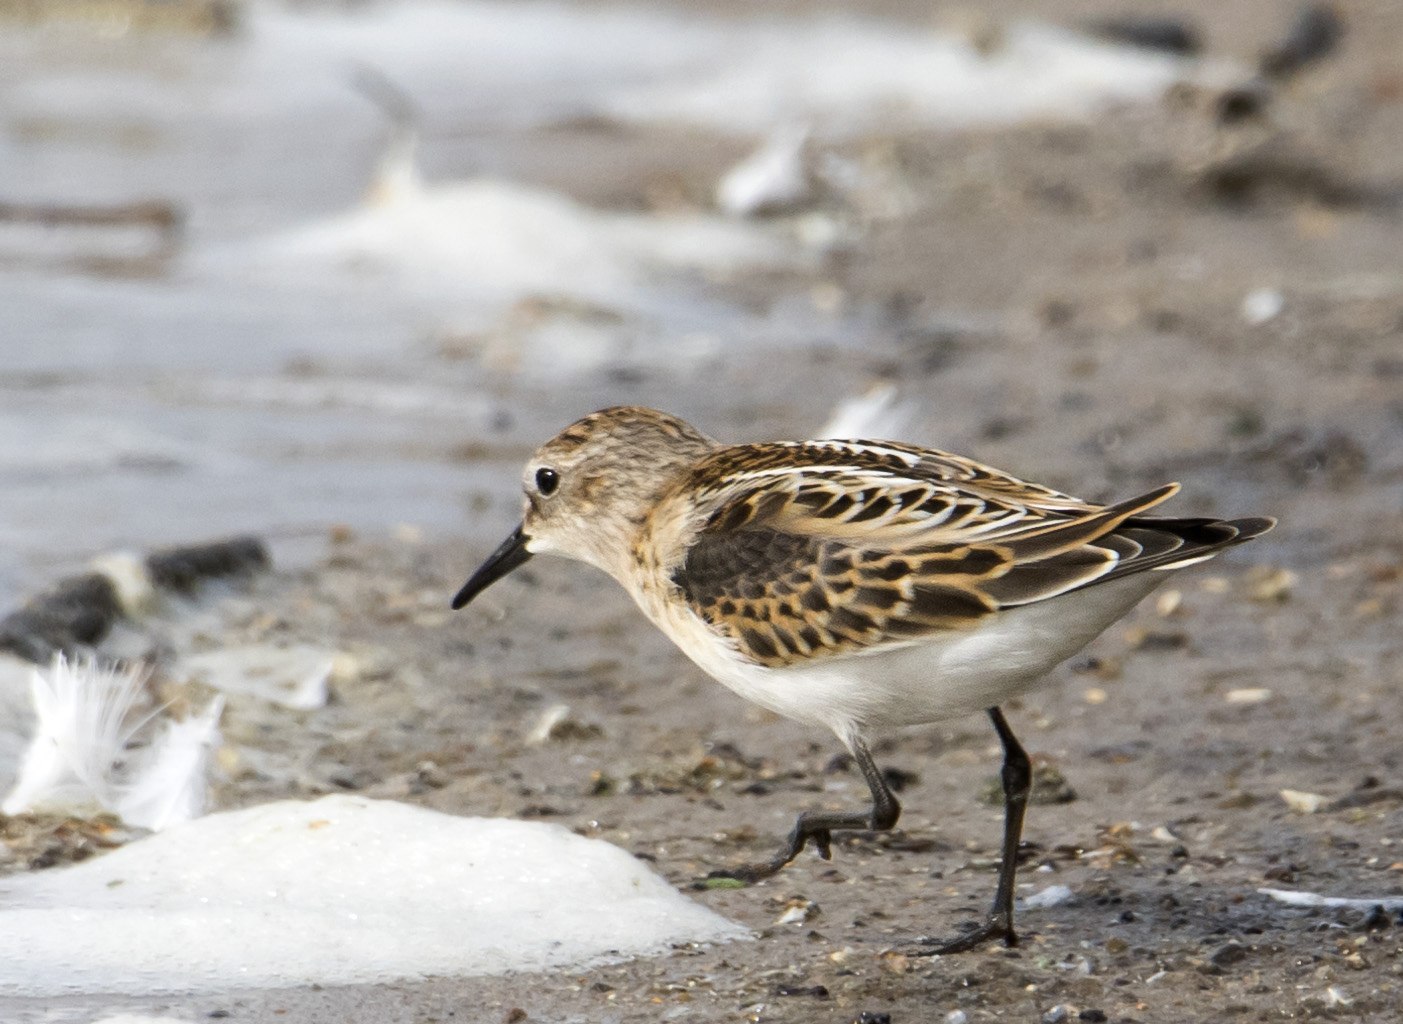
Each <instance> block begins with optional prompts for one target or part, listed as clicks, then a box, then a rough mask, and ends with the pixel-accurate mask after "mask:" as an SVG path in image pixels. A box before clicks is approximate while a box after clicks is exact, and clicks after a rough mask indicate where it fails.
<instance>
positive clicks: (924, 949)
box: [900, 915, 1018, 956]
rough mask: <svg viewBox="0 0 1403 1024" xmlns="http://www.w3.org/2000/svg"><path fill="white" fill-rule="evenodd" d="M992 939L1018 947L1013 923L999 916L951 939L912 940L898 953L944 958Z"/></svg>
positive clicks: (921, 938) (923, 938) (964, 951)
mask: <svg viewBox="0 0 1403 1024" xmlns="http://www.w3.org/2000/svg"><path fill="white" fill-rule="evenodd" d="M993 939H1000V940H1002V942H1003V944H1004V945H1005V946H1010V947H1011V946H1016V945H1018V933H1017V932H1015V931H1014V930H1013V923H1012V922H1011V921H1008V920H1006V919H1005V918H1004V917H1003V916H1002V915H1000V916H998V917H991V918H989V919H988V920H987V921H985V922H984V923H983V924H982V925H975V926H974V927H972V928H970V929H969V930H968V931H966V932H965V933H964V934H963V935H957V936H955V937H954V938H953V939H937V938H932V937H930V936H925V935H923V936H921V937H920V938H917V939H913V940H912V941H911V944H910V946H909V947H904V948H902V949H901V950H900V952H902V953H905V954H906V955H907V956H946V955H948V954H950V953H968V952H969V951H970V950H972V949H977V948H979V947H980V946H982V945H984V944H985V943H986V942H989V941H991V940H993Z"/></svg>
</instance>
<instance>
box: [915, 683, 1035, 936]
mask: <svg viewBox="0 0 1403 1024" xmlns="http://www.w3.org/2000/svg"><path fill="white" fill-rule="evenodd" d="M989 720H990V721H991V722H993V723H994V731H995V732H997V733H998V734H999V742H1000V743H1002V744H1003V748H1004V765H1003V770H1002V772H1000V775H1001V776H1002V779H1003V784H1004V846H1003V854H1002V856H1001V858H1000V860H999V885H998V888H997V889H996V890H995V892H994V906H993V907H992V909H990V911H989V916H988V918H986V919H985V921H984V923H983V924H982V925H980V926H979V927H977V928H974V929H972V930H971V931H968V932H966V933H965V934H963V935H961V936H960V937H959V938H955V939H950V940H947V941H941V940H937V939H925V938H922V939H917V940H916V941H917V942H918V943H919V944H920V947H921V948H919V949H916V950H914V951H912V952H913V955H916V956H935V955H937V954H944V953H964V952H967V951H968V950H971V949H974V948H975V947H976V946H980V945H983V944H984V943H985V942H988V941H989V940H990V939H1003V941H1004V945H1005V946H1016V945H1018V934H1017V933H1016V932H1015V931H1014V930H1013V877H1014V875H1015V874H1016V873H1017V871H1018V842H1019V839H1020V838H1022V835H1023V812H1024V811H1026V810H1027V808H1028V792H1029V790H1030V789H1032V784H1033V772H1032V768H1031V766H1030V764H1029V762H1028V754H1027V752H1026V751H1024V749H1023V747H1022V746H1020V745H1019V743H1018V740H1017V738H1016V737H1015V736H1014V735H1013V730H1011V729H1010V728H1009V727H1008V722H1006V721H1005V720H1004V715H1003V712H1002V711H1000V710H999V709H998V708H990V709H989Z"/></svg>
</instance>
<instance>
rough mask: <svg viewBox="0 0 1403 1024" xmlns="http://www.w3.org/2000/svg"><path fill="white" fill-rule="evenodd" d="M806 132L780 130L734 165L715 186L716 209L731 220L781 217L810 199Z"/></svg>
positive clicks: (801, 127) (793, 128)
mask: <svg viewBox="0 0 1403 1024" xmlns="http://www.w3.org/2000/svg"><path fill="white" fill-rule="evenodd" d="M808 142H809V128H808V126H807V125H797V126H794V125H791V126H789V127H785V128H781V129H780V130H779V131H777V132H775V133H774V134H773V135H771V136H770V137H769V138H768V139H766V140H765V141H764V143H762V144H761V146H760V148H759V149H757V150H755V151H754V152H753V153H751V154H750V155H749V156H747V157H746V158H745V159H744V160H742V161H741V162H740V163H738V164H736V165H735V166H734V167H732V168H731V169H730V170H729V171H727V172H726V173H725V174H724V175H722V177H721V180H720V182H719V183H718V184H717V186H716V205H717V206H719V207H720V208H721V209H722V210H723V211H724V212H726V213H728V214H730V215H731V216H733V217H755V216H760V215H763V214H767V213H780V212H783V211H785V210H792V209H794V208H795V207H798V206H801V205H803V204H804V203H806V202H808V201H809V200H810V199H812V198H813V193H814V182H813V176H812V175H811V174H810V173H809V166H808V160H807V155H808Z"/></svg>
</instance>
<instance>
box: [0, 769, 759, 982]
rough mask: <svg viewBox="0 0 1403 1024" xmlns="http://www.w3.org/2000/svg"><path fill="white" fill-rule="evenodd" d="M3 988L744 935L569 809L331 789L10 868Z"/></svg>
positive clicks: (447, 960) (301, 970)
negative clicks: (30, 868)
mask: <svg viewBox="0 0 1403 1024" xmlns="http://www.w3.org/2000/svg"><path fill="white" fill-rule="evenodd" d="M0 908H3V909H0V995H9V996H21V995H23V996H44V995H50V996H52V995H59V994H65V993H82V992H109V993H128V994H144V993H156V992H191V991H205V990H224V989H229V988H257V987H269V988H272V987H283V986H291V985H304V984H311V983H319V984H323V985H336V984H352V983H355V984H364V983H382V982H388V981H393V980H396V979H406V978H411V979H412V978H423V977H430V976H472V975H487V974H504V973H508V972H513V971H540V970H546V969H550V968H566V967H569V968H578V967H582V966H584V965H587V964H592V963H599V962H604V961H609V960H620V959H625V958H628V957H633V956H642V955H647V954H651V953H657V952H661V951H664V950H666V949H668V948H669V947H670V946H672V945H673V944H677V943H686V942H723V941H728V940H732V939H739V938H743V937H745V936H746V935H747V934H748V933H747V932H746V931H745V930H744V929H742V928H741V927H740V926H738V925H736V924H734V923H732V922H730V921H727V920H726V919H724V918H722V917H720V916H718V915H716V914H714V913H713V912H711V911H710V910H708V909H706V908H705V907H702V906H700V905H698V904H696V903H694V902H692V901H691V900H689V899H687V898H686V897H684V896H682V895H681V894H680V893H679V892H677V890H675V889H674V888H673V887H672V886H671V885H669V884H668V883H667V882H666V881H664V880H663V879H662V878H660V877H658V876H657V875H655V874H653V873H652V872H651V871H650V870H649V869H648V868H647V867H646V866H645V865H644V864H643V863H642V862H641V861H639V860H637V859H636V858H634V857H632V856H631V855H630V854H628V853H627V852H625V851H624V850H621V849H619V848H618V847H616V846H612V845H610V844H609V843H605V842H602V841H600V840H595V839H585V838H582V837H580V836H577V835H575V834H574V833H572V832H570V831H569V830H567V829H565V828H562V827H560V826H559V825H551V824H545V823H539V822H521V821H511V820H505V819H488V818H460V817H454V816H451V815H446V814H440V813H437V812H434V811H428V810H424V809H422V808H418V807H412V806H410V805H407V804H400V803H394V802H391V801H377V800H368V799H362V798H359V797H351V796H329V797H324V798H322V799H321V800H317V801H314V802H310V803H307V802H301V801H283V802H279V803H273V804H265V805H262V806H259V807H253V808H249V809H247V810H243V811H233V812H229V813H225V814H214V815H209V816H207V817H204V818H201V819H199V820H197V821H193V822H189V823H186V824H183V825H180V826H177V827H174V828H171V829H169V830H168V831H166V832H163V833H161V834H159V835H155V836H151V837H150V838H147V839H143V840H140V841H138V842H135V843H132V844H130V845H129V846H126V847H123V848H122V849H120V850H116V851H114V852H112V853H110V854H107V855H106V856H103V857H100V858H97V859H94V860H90V861H86V862H84V863H82V864H78V865H75V866H73V867H70V868H64V869H60V870H55V871H46V872H41V873H37V874H30V875H21V876H16V877H12V878H7V879H4V880H3V881H0Z"/></svg>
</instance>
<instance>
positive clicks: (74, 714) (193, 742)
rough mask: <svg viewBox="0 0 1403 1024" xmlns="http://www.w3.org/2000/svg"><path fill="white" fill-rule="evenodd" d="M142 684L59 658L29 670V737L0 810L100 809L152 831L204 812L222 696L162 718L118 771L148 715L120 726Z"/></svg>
mask: <svg viewBox="0 0 1403 1024" xmlns="http://www.w3.org/2000/svg"><path fill="white" fill-rule="evenodd" d="M145 683H146V672H145V670H143V669H142V668H140V667H139V666H132V665H127V666H121V667H119V666H103V665H100V664H98V663H97V662H96V661H95V660H93V659H91V658H80V659H76V660H73V661H69V660H68V659H67V658H65V657H64V656H63V655H62V654H59V655H56V656H55V657H54V660H53V662H52V663H51V664H50V665H49V667H48V668H47V669H42V668H37V667H36V668H35V669H33V671H32V673H31V676H30V693H31V697H32V699H33V702H34V712H35V717H36V723H35V730H34V736H33V738H32V739H31V740H30V743H29V746H28V748H27V749H26V750H25V753H24V757H23V759H22V760H21V761H20V768H19V774H18V776H17V778H16V780H15V784H14V786H13V787H12V788H11V790H10V793H9V795H8V796H7V797H6V798H5V801H4V803H3V805H0V810H3V811H4V812H5V813H6V814H22V813H24V812H26V811H51V812H57V813H61V814H71V815H75V816H85V815H91V814H96V813H101V812H104V811H106V812H110V813H113V814H116V815H117V816H118V817H120V818H121V819H122V820H123V821H125V822H126V823H127V824H129V825H133V826H136V827H139V828H149V829H152V830H159V829H163V828H166V827H167V826H169V825H173V824H175V823H176V822H179V821H188V820H189V819H190V818H193V817H197V816H199V815H200V814H202V813H204V809H205V774H206V764H207V761H208V754H209V750H210V749H211V747H212V746H213V745H214V744H215V743H216V742H217V737H218V721H219V715H220V713H221V712H222V711H223V708H224V701H223V698H222V697H220V698H216V699H215V700H214V701H213V702H211V703H210V705H209V706H207V707H206V708H205V710H204V711H203V712H201V713H199V714H197V715H192V716H191V717H190V718H188V719H186V720H185V721H183V722H176V721H173V720H170V719H167V720H165V722H164V723H163V728H162V730H161V731H160V733H159V734H158V735H157V737H156V739H155V740H154V741H153V742H152V744H151V746H150V747H149V748H148V750H147V751H146V753H145V755H144V756H143V757H141V758H140V759H139V760H138V761H137V762H136V764H135V765H134V766H131V767H127V768H124V762H126V761H128V759H129V758H128V754H127V745H128V743H129V742H130V741H131V739H132V737H133V736H134V735H135V734H136V733H137V732H138V731H140V730H141V728H142V727H143V726H145V725H146V724H147V723H148V722H149V721H150V720H151V719H152V718H154V717H155V715H156V714H157V713H155V712H153V713H152V714H151V715H147V716H146V717H144V718H139V719H138V720H137V721H135V722H132V721H130V720H131V719H132V717H133V714H132V713H133V710H134V709H135V707H136V705H137V702H138V701H139V699H140V698H141V696H142V694H143V692H144V690H145Z"/></svg>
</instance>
